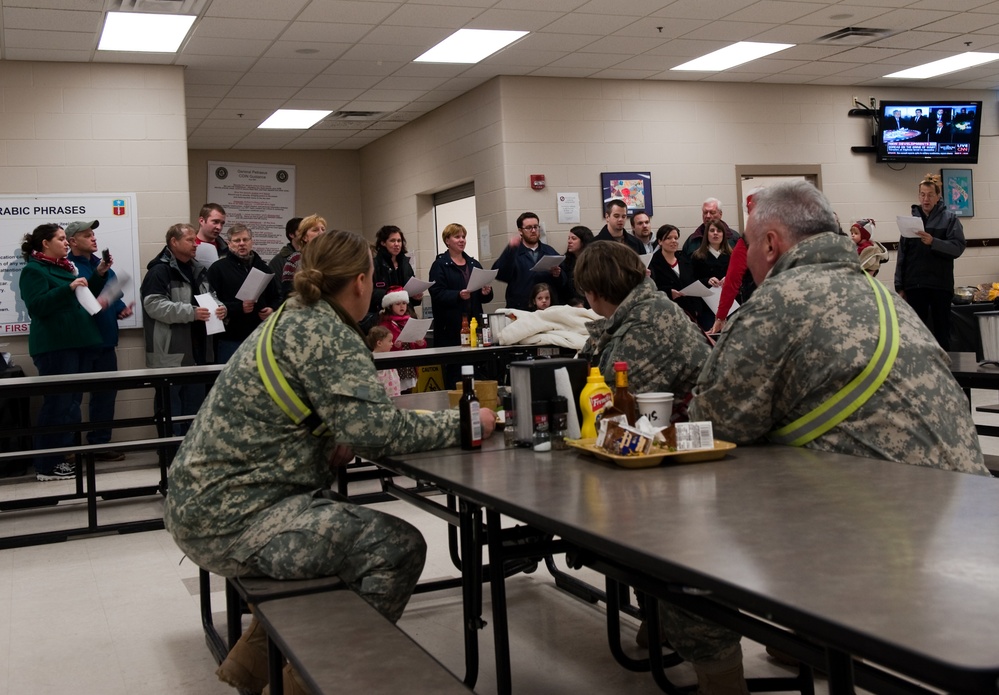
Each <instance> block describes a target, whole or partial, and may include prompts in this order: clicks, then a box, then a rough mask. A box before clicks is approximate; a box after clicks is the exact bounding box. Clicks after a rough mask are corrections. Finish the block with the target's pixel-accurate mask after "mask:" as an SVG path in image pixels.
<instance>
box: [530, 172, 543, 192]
mask: <svg viewBox="0 0 999 695" xmlns="http://www.w3.org/2000/svg"><path fill="white" fill-rule="evenodd" d="M544 187H545V175H544V174H531V188H533V189H534V190H536V191H540V190H543V189H544Z"/></svg>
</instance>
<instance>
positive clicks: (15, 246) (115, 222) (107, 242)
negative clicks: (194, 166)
mask: <svg viewBox="0 0 999 695" xmlns="http://www.w3.org/2000/svg"><path fill="white" fill-rule="evenodd" d="M94 220H97V222H98V225H99V226H98V228H97V229H95V230H94V234H95V236H96V237H97V248H98V249H108V250H109V251H110V252H111V255H112V256H113V257H114V265H113V268H114V271H115V274H116V275H118V276H119V279H120V280H121V281H122V287H121V291H122V292H123V293H124V296H123V297H122V301H124V302H125V304H131V303H133V302H134V303H135V306H136V307H137V308H138V307H140V306H141V305H140V304H139V283H141V282H142V275H141V273H140V268H139V214H138V210H137V209H136V204H135V194H134V193H86V194H84V193H62V194H55V195H39V196H30V195H0V239H2V240H3V246H2V248H0V334H2V335H3V336H12V335H27V334H28V331H29V327H30V323H31V322H30V319H29V318H28V309H27V307H26V306H25V305H24V302H23V301H22V300H21V297H20V292H19V291H18V282H19V280H20V277H21V268H23V267H24V263H25V261H24V256H22V255H21V242H22V241H23V239H24V235H25V234H28V233H30V232H31V231H32V230H33V229H34V228H35V227H37V226H38V225H41V224H47V223H55V224H58V225H60V226H62V227H65V226H66V225H68V224H69V223H70V222H76V221H86V222H92V221H94ZM118 325H119V327H121V328H139V327H140V326H141V325H142V311H135V312H134V313H133V314H132V316H130V317H129V318H127V319H122V320H120V321H119V322H118Z"/></svg>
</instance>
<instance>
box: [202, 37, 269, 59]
mask: <svg viewBox="0 0 999 695" xmlns="http://www.w3.org/2000/svg"><path fill="white" fill-rule="evenodd" d="M266 47H267V44H266V43H264V44H261V43H260V42H257V41H249V40H247V39H224V38H219V37H217V36H203V37H198V36H192V37H191V38H190V39H189V40H188V42H187V44H186V45H185V46H184V54H185V55H201V56H219V57H222V56H250V57H254V58H256V57H257V56H259V55H260V54H261V52H262V51H263V50H264V49H265V48H266Z"/></svg>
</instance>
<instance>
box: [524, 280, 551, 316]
mask: <svg viewBox="0 0 999 695" xmlns="http://www.w3.org/2000/svg"><path fill="white" fill-rule="evenodd" d="M551 305H552V288H551V287H549V286H548V283H546V282H539V283H538V284H537V285H535V286H534V288H533V289H532V290H531V301H530V302H528V304H527V308H528V309H529V310H531V311H543V310H544V309H547V308H548V307H550V306H551Z"/></svg>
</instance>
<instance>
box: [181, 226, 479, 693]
mask: <svg viewBox="0 0 999 695" xmlns="http://www.w3.org/2000/svg"><path fill="white" fill-rule="evenodd" d="M295 289H296V293H297V294H296V295H295V296H293V297H292V298H291V299H289V300H288V302H287V303H286V304H285V305H284V307H283V309H282V310H281V312H280V315H275V316H272V318H271V319H270V320H271V321H276V325H275V328H274V332H273V336H272V341H271V347H272V350H271V352H272V354H273V356H274V358H275V360H276V363H277V365H278V367H279V369H280V371H281V373H283V375H284V377H285V379H286V380H287V383H288V385H289V386H290V390H291V391H292V392H293V393H294V394H295V395H297V396H298V398H300V399H301V400H302V401H304V402H305V403H306V404H307V405H308V406H309V407H311V410H312V412H313V413H314V414H315V415H316V416H318V420H319V421H321V423H323V424H325V425H326V426H328V428H329V429H328V432H327V434H326V436H315V435H314V434H312V425H313V424H315V423H312V424H310V426H309V428H306V427H303V426H301V425H296V424H295V422H293V421H292V420H291V419H290V417H289V416H288V415H286V414H285V412H284V411H283V410H282V408H281V407H280V406H279V405H278V403H277V401H276V400H275V399H274V397H272V395H271V394H270V393H269V392H268V390H267V388H265V385H264V381H263V379H262V377H261V374H260V373H259V372H258V364H257V357H256V354H255V353H256V349H257V343H258V336H259V335H260V334H261V331H263V330H264V329H265V328H266V327H267V326H268V324H264V325H263V326H261V327H260V328H258V329H257V331H256V332H254V333H253V334H252V335H251V336H250V337H249V338H248V339H247V340H246V341H245V342H244V343H243V345H242V346H241V347H240V348H239V349H238V350H237V352H236V353H235V355H234V356H233V357H232V359H231V361H230V362H229V363H228V365H227V366H226V368H225V369H224V370H223V371H222V373H221V375H220V376H219V378H218V380H217V381H216V383H215V386H214V387H213V388H212V390H211V392H210V394H209V396H208V399H207V400H206V401H205V404H204V407H202V408H201V410H200V411H199V412H198V415H197V417H196V418H195V420H194V423H193V425H192V427H191V429H190V431H189V432H188V434H187V436H186V437H185V439H184V442H183V444H182V445H181V447H180V450H179V451H178V453H177V457H176V459H175V460H174V462H173V465H172V467H171V469H170V477H169V483H170V492H169V495H168V497H167V499H166V507H165V522H166V527H167V529H168V530H169V531H170V533H171V534H172V535H173V537H174V539H175V541H176V542H177V545H178V546H180V548H181V549H182V550H183V551H184V552H185V553H187V555H188V556H189V557H190V558H191V559H192V560H193V561H194V562H195V563H197V564H198V565H199V566H200V567H202V568H205V569H207V570H209V571H211V572H215V573H217V574H221V575H224V576H242V575H258V576H259V575H263V576H268V577H274V578H276V579H304V578H312V577H321V576H329V575H338V576H339V577H340V578H342V579H343V580H344V581H345V582H346V583H347V584H348V585H349V586H350V587H351V588H352V589H353V590H355V591H356V592H357V593H358V594H359V595H360V596H361V597H363V598H364V599H365V600H366V601H368V603H370V604H371V605H373V606H374V607H375V608H377V609H378V610H379V611H380V612H381V613H382V614H384V615H385V616H386V617H387V618H389V619H390V620H392V621H395V620H397V619H398V618H399V616H400V615H401V614H402V611H403V608H404V607H405V605H406V602H407V601H408V600H409V596H410V594H411V593H412V590H413V587H414V586H415V584H416V581H417V580H418V578H419V576H420V572H421V571H422V569H423V562H424V557H425V552H426V546H425V543H424V540H423V538H422V536H421V535H420V533H419V531H417V530H416V529H415V528H413V527H412V526H410V525H409V524H407V523H406V522H404V521H402V520H400V519H397V518H395V517H392V516H389V515H386V514H382V513H379V512H376V511H373V510H370V509H367V508H365V507H360V506H356V505H353V504H347V503H344V502H339V501H335V500H332V499H329V498H327V497H325V496H324V495H323V494H322V493H321V490H324V489H328V488H329V486H330V485H331V483H332V482H333V479H334V474H333V472H332V471H331V461H334V462H335V460H336V459H340V460H346V459H347V458H349V457H348V456H346V455H345V451H344V447H350V448H351V449H352V450H353V451H355V452H357V453H359V454H361V455H363V456H365V457H368V458H372V459H374V458H378V457H380V456H382V455H385V454H398V453H405V452H410V451H421V450H427V449H435V448H443V447H448V446H454V445H456V444H457V443H458V431H459V423H458V413H457V411H448V412H443V413H425V412H424V413H419V412H414V411H401V410H397V409H396V408H395V406H394V405H393V404H392V402H391V401H390V400H389V398H388V396H387V395H386V393H385V389H384V388H383V387H382V385H381V383H379V381H378V378H377V376H376V372H375V366H374V362H373V360H372V358H371V354H370V352H369V351H368V350H367V348H366V347H365V345H364V340H363V338H362V337H361V334H360V332H359V328H358V327H357V323H356V322H357V320H358V319H359V318H361V317H362V316H363V315H364V313H365V312H366V311H367V308H368V303H369V301H370V296H371V291H372V284H371V253H370V250H369V248H368V245H367V243H366V242H365V241H364V239H362V238H361V237H360V236H358V235H356V234H352V233H349V232H327V233H326V234H324V235H322V236H320V237H317V238H316V239H314V240H313V241H312V242H310V243H309V245H307V246H306V250H305V253H304V259H303V265H302V269H301V270H300V271H299V273H298V275H297V276H296V279H295ZM484 413H485V417H484V418H483V429H484V433H488V432H491V431H492V419H491V417H490V415H491V412H485V411H484ZM262 638H263V635H262V631H261V630H258V629H257V624H256V620H255V619H254V621H253V624H251V627H250V629H249V630H247V633H246V634H244V636H243V638H242V639H241V640H240V644H237V646H236V647H234V648H233V650H232V651H231V652H230V654H229V657H228V658H227V659H226V661H225V662H223V665H222V667H220V669H219V677H220V678H222V679H223V680H225V681H226V682H229V683H230V684H232V685H236V686H237V687H241V688H245V689H246V690H250V691H253V692H259V691H260V689H261V688H262V687H263V685H264V684H265V683H266V649H265V648H264V647H263V644H264V643H263V639H262ZM261 679H262V682H261Z"/></svg>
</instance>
